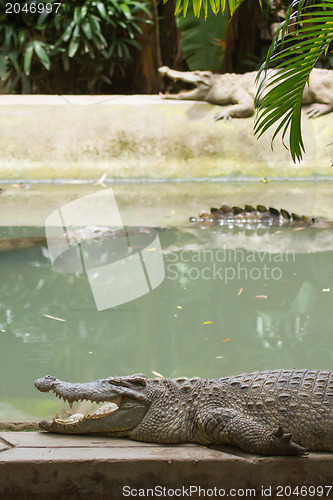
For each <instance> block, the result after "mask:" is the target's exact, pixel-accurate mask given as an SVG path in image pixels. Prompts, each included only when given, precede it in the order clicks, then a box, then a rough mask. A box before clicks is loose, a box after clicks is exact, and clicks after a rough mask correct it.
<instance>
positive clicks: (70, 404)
mask: <svg viewBox="0 0 333 500" xmlns="http://www.w3.org/2000/svg"><path fill="white" fill-rule="evenodd" d="M69 407H70V409H72V408H73V403H72V402H71V401H70V403H69Z"/></svg>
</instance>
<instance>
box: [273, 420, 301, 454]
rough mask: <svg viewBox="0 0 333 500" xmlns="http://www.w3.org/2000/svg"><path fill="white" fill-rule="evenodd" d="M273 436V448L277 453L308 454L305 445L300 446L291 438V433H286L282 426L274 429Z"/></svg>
mask: <svg viewBox="0 0 333 500" xmlns="http://www.w3.org/2000/svg"><path fill="white" fill-rule="evenodd" d="M272 438H273V443H272V448H273V450H274V453H275V454H277V455H308V453H307V451H306V449H305V448H303V446H299V445H298V444H296V443H294V442H293V441H292V440H291V439H292V434H291V433H287V434H284V432H283V429H282V427H281V426H279V427H277V428H276V429H274V430H273V432H272Z"/></svg>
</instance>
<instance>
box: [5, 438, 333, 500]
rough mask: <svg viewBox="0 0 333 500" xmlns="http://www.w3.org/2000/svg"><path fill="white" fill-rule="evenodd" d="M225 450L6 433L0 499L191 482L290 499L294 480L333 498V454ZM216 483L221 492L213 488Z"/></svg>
mask: <svg viewBox="0 0 333 500" xmlns="http://www.w3.org/2000/svg"><path fill="white" fill-rule="evenodd" d="M221 450H222V451H219V450H217V449H208V448H206V447H203V446H197V445H190V444H189V445H181V446H178V445H170V446H168V445H156V444H149V443H137V442H134V441H129V440H126V439H111V438H107V437H103V436H101V437H88V436H83V437H80V436H68V437H67V436H62V435H51V434H44V433H39V432H30V433H24V432H16V433H11V432H1V433H0V498H1V499H6V500H7V499H8V500H10V499H14V498H20V500H21V499H22V500H24V499H29V500H30V499H44V498H45V499H46V498H47V499H59V498H66V500H67V499H86V498H87V499H88V498H89V499H98V500H103V499H110V498H112V500H117V499H120V498H121V499H123V498H126V493H129V494H128V495H127V497H128V498H133V497H134V496H135V493H137V495H138V496H140V495H139V492H138V491H137V490H138V489H145V490H147V488H150V489H153V488H157V487H159V488H160V489H161V491H163V488H165V490H164V491H165V495H160V496H161V497H162V498H177V497H180V498H185V497H186V496H187V495H186V493H184V491H182V488H184V489H185V491H187V492H188V493H190V487H192V488H193V489H192V491H191V493H192V494H191V495H190V498H192V499H197V498H202V497H203V496H204V494H203V493H202V492H201V494H199V490H198V489H199V487H201V488H202V489H205V490H206V496H210V497H211V498H219V495H220V496H222V494H221V493H222V490H223V491H224V492H225V495H224V496H226V497H227V496H229V497H230V496H233V497H234V498H244V497H246V498H248V497H252V498H254V497H255V498H267V497H269V498H278V496H277V495H278V493H279V492H280V493H281V494H280V497H282V498H285V497H287V496H288V497H290V496H291V495H290V494H288V491H289V490H286V492H287V494H284V490H283V488H284V487H290V488H292V489H294V488H296V487H297V486H298V488H299V489H300V488H301V487H302V486H303V493H304V492H306V491H310V490H309V487H310V486H312V487H315V488H316V487H320V486H322V487H324V491H325V492H326V494H325V495H317V496H316V495H314V496H313V495H311V493H310V494H309V495H304V494H303V495H302V498H311V497H312V498H314V497H315V498H319V497H321V496H325V498H333V491H332V490H333V487H332V488H331V490H329V486H332V460H333V454H329V453H310V454H309V456H307V457H302V458H297V457H274V458H273V457H259V456H256V455H248V454H246V453H243V452H242V451H241V450H238V449H237V448H235V449H233V448H222V447H221ZM125 487H126V488H125ZM325 487H326V489H325ZM195 488H196V490H195ZM214 488H216V495H214V494H213V495H212V492H213V493H214V491H213V490H214ZM134 490H135V491H134ZM168 490H169V491H168ZM175 490H177V491H175ZM208 490H209V492H210V495H209V494H208V493H207V491H208ZM218 490H221V491H220V493H219V494H218ZM263 490H265V494H264V493H263ZM153 493H155V495H154V494H153ZM179 493H181V494H179ZM327 493H329V494H328V495H327ZM141 496H144V495H143V494H141ZM145 496H146V497H150V498H154V497H155V498H157V497H158V494H157V490H155V492H153V491H152V490H150V493H149V492H147V491H146V493H145ZM298 496H300V495H298Z"/></svg>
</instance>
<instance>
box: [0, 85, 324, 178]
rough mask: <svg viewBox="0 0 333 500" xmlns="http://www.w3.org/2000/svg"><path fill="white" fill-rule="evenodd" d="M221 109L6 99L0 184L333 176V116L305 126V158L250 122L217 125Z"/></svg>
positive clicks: (112, 100)
mask: <svg viewBox="0 0 333 500" xmlns="http://www.w3.org/2000/svg"><path fill="white" fill-rule="evenodd" d="M217 110H218V107H217V106H212V105H210V104H206V103H201V102H194V101H166V100H163V99H162V98H160V97H159V96H148V95H141V96H46V95H45V96H38V95H32V96H29V95H27V96H17V95H0V150H1V161H0V179H19V178H22V179H66V178H67V179H68V178H75V179H96V178H98V177H100V176H101V175H103V174H104V173H106V174H107V177H108V178H186V179H191V178H206V177H209V178H216V177H225V176H227V177H230V176H231V177H245V178H248V177H250V178H251V177H269V178H302V179H304V178H306V177H308V178H313V177H318V176H319V177H332V175H333V170H332V169H331V168H330V160H331V158H332V157H333V146H328V144H329V143H330V142H332V136H333V114H329V115H326V116H323V117H320V118H318V119H316V120H308V119H307V118H306V117H305V118H304V119H303V134H304V142H305V145H306V151H307V153H306V155H305V159H304V161H303V162H302V163H301V164H298V165H296V166H295V165H294V164H293V163H292V161H291V159H290V155H289V152H288V151H287V150H286V149H285V148H284V147H283V146H282V144H281V140H280V139H279V138H278V139H276V141H275V142H274V151H272V150H271V136H270V134H266V135H265V136H264V137H263V138H261V139H260V140H257V139H256V138H255V137H254V136H253V118H247V119H240V120H239V119H238V120H237V119H234V120H232V121H230V122H223V121H222V122H221V121H219V122H215V121H214V114H215V113H216V111H217Z"/></svg>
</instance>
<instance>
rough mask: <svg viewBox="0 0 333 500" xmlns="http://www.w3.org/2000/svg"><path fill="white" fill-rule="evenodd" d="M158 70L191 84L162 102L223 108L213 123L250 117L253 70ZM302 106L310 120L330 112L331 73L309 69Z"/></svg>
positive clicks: (331, 105)
mask: <svg viewBox="0 0 333 500" xmlns="http://www.w3.org/2000/svg"><path fill="white" fill-rule="evenodd" d="M158 71H159V73H160V74H161V75H162V76H167V77H169V78H171V79H173V80H181V81H183V82H186V83H191V84H193V85H195V88H194V89H193V90H189V91H182V92H179V93H178V94H162V97H164V98H165V99H186V100H194V101H206V102H209V103H211V104H217V105H220V106H226V107H225V108H224V109H223V111H221V112H220V113H217V114H216V116H215V118H216V120H220V119H224V120H227V119H229V118H246V117H249V116H252V115H253V114H254V109H255V106H254V98H255V95H256V77H257V72H256V71H253V72H250V73H244V74H236V73H225V74H222V75H221V74H214V73H211V72H210V71H175V70H173V69H170V68H168V67H167V66H162V67H161V68H159V70H158ZM270 71H274V70H270ZM302 104H311V106H309V107H308V109H307V114H308V116H309V117H310V118H316V117H317V116H320V115H325V114H326V113H330V112H331V111H332V110H333V71H332V70H327V69H321V68H314V69H313V70H312V72H311V74H310V78H309V84H308V85H306V86H305V88H304V92H303V98H302Z"/></svg>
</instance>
